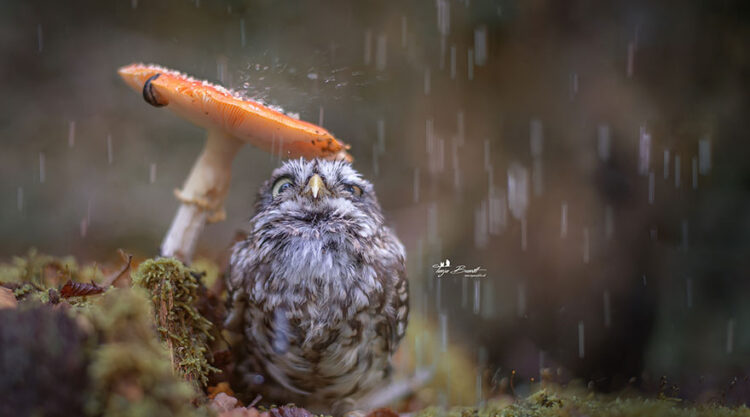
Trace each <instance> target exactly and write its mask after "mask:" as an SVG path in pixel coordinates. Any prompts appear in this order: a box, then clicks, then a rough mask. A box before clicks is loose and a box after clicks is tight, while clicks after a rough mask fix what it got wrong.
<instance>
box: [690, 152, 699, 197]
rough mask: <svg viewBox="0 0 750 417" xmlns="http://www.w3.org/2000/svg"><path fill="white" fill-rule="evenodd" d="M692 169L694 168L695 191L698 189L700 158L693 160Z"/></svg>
mask: <svg viewBox="0 0 750 417" xmlns="http://www.w3.org/2000/svg"><path fill="white" fill-rule="evenodd" d="M691 162H692V168H693V189H694V190H697V189H698V158H697V157H695V156H694V157H693V159H692V161H691Z"/></svg>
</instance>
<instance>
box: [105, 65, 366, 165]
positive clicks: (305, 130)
mask: <svg viewBox="0 0 750 417" xmlns="http://www.w3.org/2000/svg"><path fill="white" fill-rule="evenodd" d="M118 73H119V74H120V76H121V77H122V78H123V80H125V82H126V83H127V84H128V85H129V86H130V87H132V88H133V89H134V90H136V91H139V92H143V97H144V98H145V99H146V101H147V102H149V103H150V104H152V105H154V106H157V107H159V106H167V107H168V108H169V109H171V110H172V111H173V112H175V113H177V114H178V115H180V116H181V117H183V118H185V119H188V120H190V121H191V122H193V123H195V124H196V125H198V126H202V127H204V128H206V129H208V130H220V131H223V132H225V133H227V134H229V135H231V136H234V137H236V138H238V139H240V140H241V141H243V142H248V143H251V144H253V145H255V146H256V147H258V148H260V149H263V150H265V151H267V152H274V153H281V154H282V155H283V156H285V157H289V158H297V157H300V156H301V157H304V158H316V157H318V158H327V159H345V160H347V161H351V160H352V157H351V155H349V153H348V152H346V150H347V149H349V145H346V144H345V143H343V142H341V141H340V140H338V139H336V138H335V137H334V136H333V135H332V134H331V133H330V132H328V131H327V130H325V129H323V128H322V127H320V126H317V125H315V124H312V123H308V122H305V121H302V120H298V119H295V118H292V117H290V116H287V115H285V114H283V113H281V112H278V111H276V110H273V109H270V108H268V107H266V106H264V105H262V104H260V103H257V102H255V101H252V100H248V99H245V98H243V97H241V96H240V95H239V94H237V93H235V92H233V91H232V90H229V89H226V88H224V87H222V86H219V85H215V84H211V83H209V82H206V81H201V80H196V79H194V78H192V77H190V76H187V75H185V74H181V73H179V72H177V71H174V70H170V69H167V68H163V67H160V66H157V65H145V64H132V65H128V66H125V67H122V68H120V69H119V70H118Z"/></svg>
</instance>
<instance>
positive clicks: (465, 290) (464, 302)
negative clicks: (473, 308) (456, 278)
mask: <svg viewBox="0 0 750 417" xmlns="http://www.w3.org/2000/svg"><path fill="white" fill-rule="evenodd" d="M467 307H469V280H468V279H462V280H461V308H467Z"/></svg>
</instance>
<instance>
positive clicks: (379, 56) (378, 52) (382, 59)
mask: <svg viewBox="0 0 750 417" xmlns="http://www.w3.org/2000/svg"><path fill="white" fill-rule="evenodd" d="M387 46H388V38H387V37H386V36H385V34H380V35H378V43H377V45H376V49H375V69H377V70H378V71H385V66H386V64H387V59H388V51H387Z"/></svg>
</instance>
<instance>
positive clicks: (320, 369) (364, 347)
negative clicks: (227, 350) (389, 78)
mask: <svg viewBox="0 0 750 417" xmlns="http://www.w3.org/2000/svg"><path fill="white" fill-rule="evenodd" d="M255 211H256V213H255V215H254V216H253V217H252V219H251V220H250V233H249V235H248V236H247V238H246V239H245V240H243V241H241V242H239V243H237V244H236V245H235V246H234V248H233V251H232V255H231V260H230V269H229V272H228V274H226V276H227V288H228V292H229V294H230V296H229V305H228V312H229V315H228V319H227V325H228V327H229V328H233V329H236V330H237V332H238V333H240V334H241V336H240V340H241V342H240V343H238V345H237V346H235V347H234V351H236V352H237V354H238V356H239V360H238V365H237V369H236V371H235V374H236V379H237V381H236V383H237V385H238V386H239V387H240V388H241V389H242V390H243V391H244V392H245V393H246V394H249V395H254V394H255V393H260V394H262V395H263V396H264V398H265V399H267V400H270V401H271V402H273V401H276V403H277V404H279V403H287V402H294V403H295V404H297V405H303V406H305V407H307V408H308V409H310V410H316V411H319V412H332V413H334V414H341V413H343V412H346V411H349V410H351V409H353V408H355V407H356V405H357V403H358V400H360V399H361V398H363V396H365V395H366V394H367V393H369V392H372V391H373V390H375V389H376V388H378V387H379V386H382V385H384V383H385V382H386V381H387V379H388V377H389V375H390V371H391V367H390V359H391V356H392V355H393V353H394V352H395V351H396V348H397V346H398V344H399V341H400V340H401V339H402V338H403V336H404V332H405V330H406V324H407V320H408V314H409V292H408V282H407V279H406V270H405V265H404V262H405V253H404V247H403V245H402V244H401V242H400V241H399V240H398V238H397V237H396V235H395V234H394V233H393V231H392V230H391V229H389V228H388V227H386V226H385V225H384V219H383V214H382V213H381V209H380V206H379V204H378V200H377V198H376V196H375V192H374V190H373V186H372V184H370V183H369V182H367V181H366V180H364V179H363V178H362V177H361V176H360V174H359V173H358V172H357V171H355V170H354V169H353V168H352V166H351V165H350V164H349V163H347V162H344V161H326V160H319V159H315V160H302V159H299V160H290V161H287V162H285V163H284V164H283V165H282V166H281V167H280V168H278V169H276V170H275V171H274V172H273V174H272V175H271V178H270V179H269V180H268V181H267V182H266V183H265V184H264V185H263V186H262V187H261V189H260V192H259V194H258V199H257V203H256V207H255Z"/></svg>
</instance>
